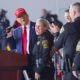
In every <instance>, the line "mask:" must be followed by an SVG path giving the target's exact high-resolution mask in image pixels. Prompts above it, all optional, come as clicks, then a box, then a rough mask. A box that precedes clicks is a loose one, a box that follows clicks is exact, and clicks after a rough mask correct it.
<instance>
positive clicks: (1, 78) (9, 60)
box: [0, 51, 27, 80]
mask: <svg viewBox="0 0 80 80" xmlns="http://www.w3.org/2000/svg"><path fill="white" fill-rule="evenodd" d="M26 60H27V59H26V57H24V55H21V54H18V53H15V52H7V51H0V80H21V77H22V68H23V67H26V66H27V63H26V62H27V61H26Z"/></svg>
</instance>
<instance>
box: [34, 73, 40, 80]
mask: <svg viewBox="0 0 80 80" xmlns="http://www.w3.org/2000/svg"><path fill="white" fill-rule="evenodd" d="M35 80H40V74H39V73H37V72H35Z"/></svg>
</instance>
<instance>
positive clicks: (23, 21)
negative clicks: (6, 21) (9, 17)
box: [16, 14, 29, 25]
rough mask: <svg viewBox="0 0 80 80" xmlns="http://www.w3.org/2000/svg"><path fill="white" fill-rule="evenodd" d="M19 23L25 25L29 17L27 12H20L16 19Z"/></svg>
mask: <svg viewBox="0 0 80 80" xmlns="http://www.w3.org/2000/svg"><path fill="white" fill-rule="evenodd" d="M16 20H17V21H18V22H19V23H20V24H22V25H26V24H28V22H29V17H28V15H27V14H21V15H20V16H19V17H18V18H17V19H16Z"/></svg>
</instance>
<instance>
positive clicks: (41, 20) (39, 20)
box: [36, 18, 49, 28]
mask: <svg viewBox="0 0 80 80" xmlns="http://www.w3.org/2000/svg"><path fill="white" fill-rule="evenodd" d="M37 22H41V23H42V24H43V25H44V27H46V28H49V22H48V21H47V20H46V19H43V18H39V19H37V20H36V23H37Z"/></svg>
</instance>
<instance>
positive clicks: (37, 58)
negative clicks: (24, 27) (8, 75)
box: [33, 18, 53, 80]
mask: <svg viewBox="0 0 80 80" xmlns="http://www.w3.org/2000/svg"><path fill="white" fill-rule="evenodd" d="M48 25H49V23H48V22H47V20H45V19H42V18H40V19H38V20H37V21H36V26H35V31H36V34H37V35H38V40H37V42H36V44H35V46H34V48H33V55H34V71H35V79H36V80H52V76H53V73H52V71H51V68H50V65H49V61H50V49H51V47H50V44H49V43H50V42H49V40H48V39H49V38H48V37H47V29H48Z"/></svg>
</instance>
